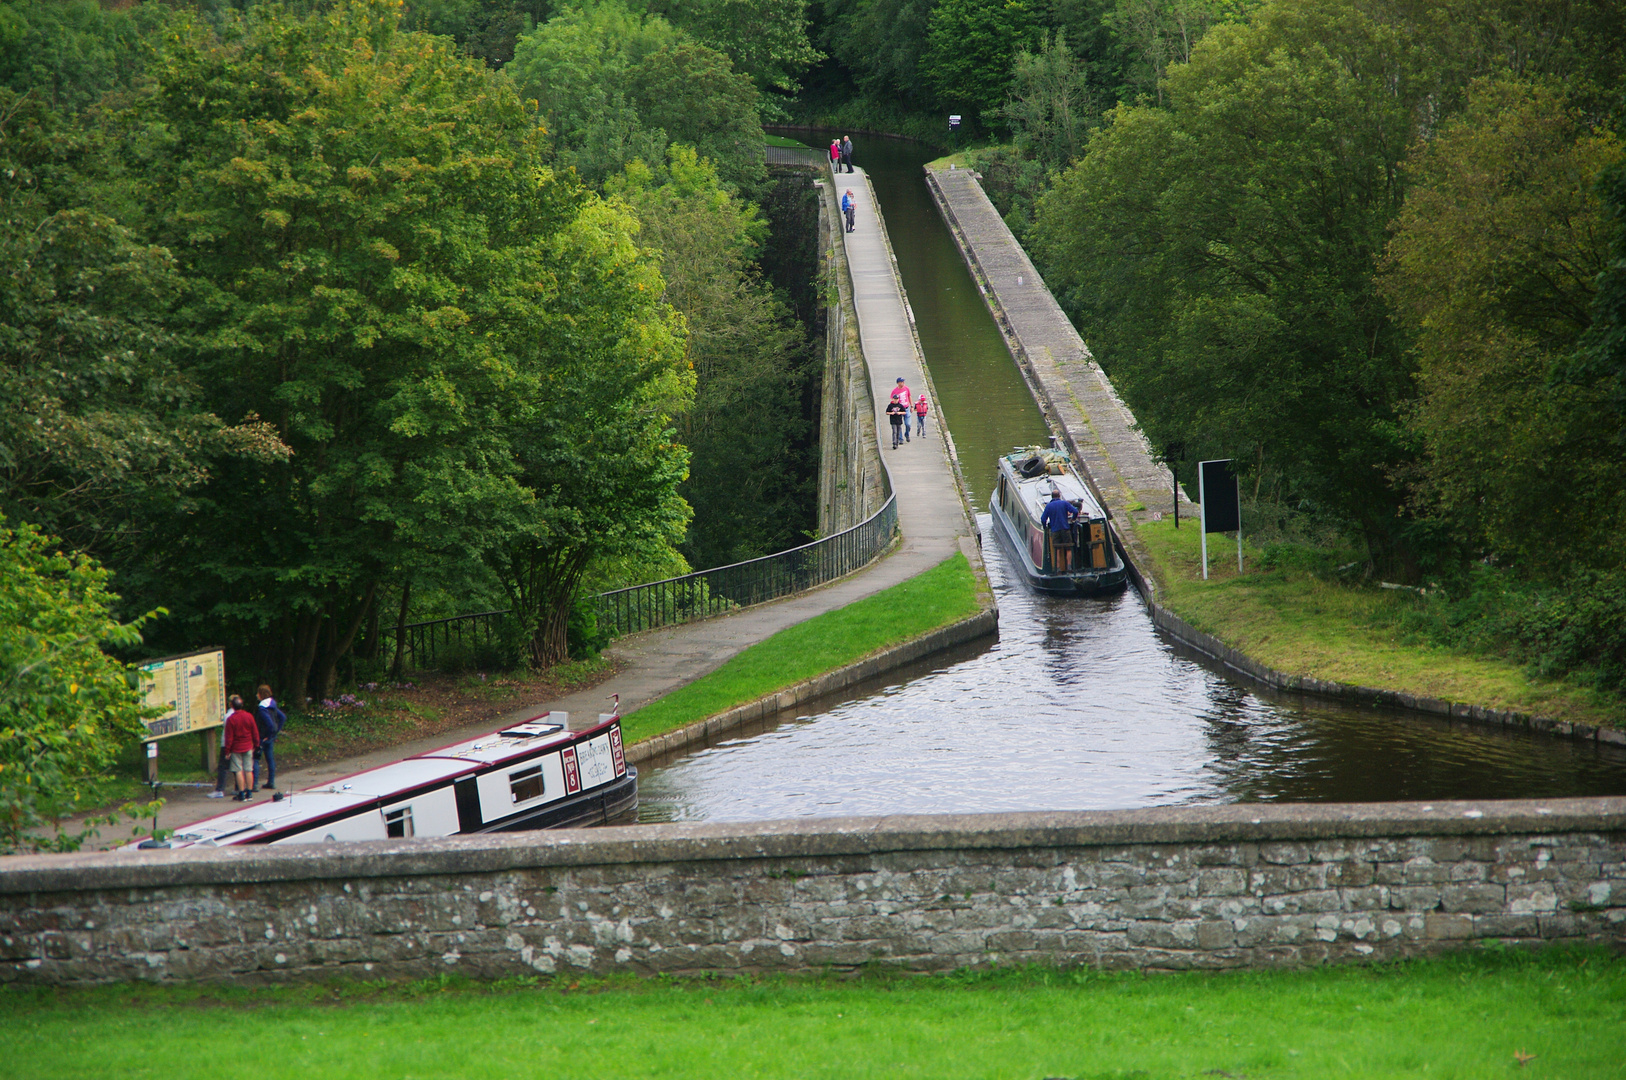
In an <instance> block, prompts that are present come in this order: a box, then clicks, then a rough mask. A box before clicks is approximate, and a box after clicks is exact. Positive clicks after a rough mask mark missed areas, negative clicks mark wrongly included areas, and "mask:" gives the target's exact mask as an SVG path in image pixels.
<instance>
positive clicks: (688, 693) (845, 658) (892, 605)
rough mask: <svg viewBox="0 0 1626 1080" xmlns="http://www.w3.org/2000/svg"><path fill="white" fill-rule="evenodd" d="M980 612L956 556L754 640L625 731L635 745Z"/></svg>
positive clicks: (637, 716)
mask: <svg viewBox="0 0 1626 1080" xmlns="http://www.w3.org/2000/svg"><path fill="white" fill-rule="evenodd" d="M977 610H978V609H977V580H976V577H975V576H974V575H973V574H972V572H971V567H970V565H969V564H968V563H967V562H966V559H965V556H964V555H955V556H953V557H952V558H950V559H948V560H946V561H944V562H942V563H939V564H938V565H937V566H935V567H933V568H932V569H930V570H928V571H926V572H925V573H924V574H920V575H919V576H917V577H914V578H911V579H910V580H908V581H906V582H904V583H903V584H901V585H894V586H893V587H892V588H890V589H887V590H886V591H885V592H880V593H876V594H875V595H874V596H871V597H870V598H868V599H867V600H860V601H858V603H856V604H849V605H847V606H846V607H844V608H840V609H838V610H836V611H830V612H826V613H825V614H823V615H819V616H817V617H815V618H812V619H809V620H807V622H804V623H800V624H798V625H796V626H792V627H790V628H789V629H787V630H781V631H780V632H779V633H777V634H775V635H774V636H773V637H770V638H768V639H767V640H765V641H760V642H758V643H757V644H755V645H753V646H751V647H750V648H749V649H746V650H745V651H744V652H742V653H740V654H739V655H738V656H736V657H734V658H733V659H732V660H730V661H728V663H726V664H724V665H723V666H722V667H720V668H718V669H717V670H716V671H714V672H712V673H711V674H710V675H706V676H704V677H703V678H700V679H696V680H695V681H694V682H692V683H690V684H689V685H688V686H685V687H683V688H682V689H680V690H675V691H673V692H672V693H670V694H667V695H666V696H665V697H663V698H661V699H660V700H658V701H655V702H652V703H650V704H649V705H646V706H644V707H643V708H641V709H639V710H638V711H636V712H633V713H629V714H628V715H627V717H626V718H625V719H624V720H622V722H621V728H622V732H623V736H624V738H625V739H626V740H627V742H628V743H634V742H637V741H638V740H640V739H647V738H650V737H652V736H655V735H661V734H664V733H666V732H668V731H672V730H675V729H677V728H680V727H683V726H684V725H686V724H692V723H694V722H695V721H697V720H704V719H705V718H706V717H708V716H715V715H717V714H718V713H720V712H725V711H727V710H729V709H732V708H733V707H734V706H736V705H743V704H745V703H746V702H747V701H755V700H756V699H757V698H759V697H762V696H763V695H765V694H771V693H773V692H774V691H775V690H782V689H784V688H785V687H787V686H791V685H794V684H795V683H799V682H801V681H802V680H804V679H811V678H813V677H814V676H815V675H822V674H824V673H825V672H827V671H834V670H835V669H836V668H839V667H843V666H845V665H847V664H850V663H853V662H854V661H857V660H862V659H863V658H864V657H866V656H868V655H870V654H871V653H874V652H877V651H879V650H881V649H884V648H887V647H888V646H891V645H896V644H898V643H900V642H904V641H908V640H909V639H910V638H915V637H919V636H920V635H921V634H924V633H926V632H928V631H931V630H935V629H937V628H938V627H940V626H947V625H948V624H950V623H953V622H958V621H959V620H961V619H964V618H966V617H967V616H970V615H974V614H976V613H977Z"/></svg>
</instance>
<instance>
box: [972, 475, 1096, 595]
mask: <svg viewBox="0 0 1626 1080" xmlns="http://www.w3.org/2000/svg"><path fill="white" fill-rule="evenodd" d="M1058 495H1059V496H1060V497H1061V498H1062V499H1065V500H1066V501H1067V502H1068V503H1070V504H1072V506H1073V507H1074V512H1073V520H1072V521H1071V523H1070V525H1069V528H1068V530H1067V531H1066V532H1065V533H1063V534H1062V535H1060V536H1055V535H1052V534H1051V532H1050V530H1049V529H1046V528H1045V526H1044V524H1043V514H1044V510H1045V507H1046V506H1047V505H1049V503H1050V501H1051V500H1052V499H1053V498H1056V497H1057V496H1058ZM989 513H990V514H991V515H992V517H993V519H994V525H993V528H994V532H995V533H997V534H998V536H999V539H1000V542H1001V543H1002V544H1004V546H1005V548H1006V550H1007V551H1008V552H1009V553H1010V556H1011V558H1012V559H1013V560H1014V561H1015V563H1016V565H1017V566H1019V567H1021V569H1022V572H1023V575H1024V576H1025V577H1026V578H1027V580H1028V583H1029V584H1031V585H1032V586H1033V587H1034V588H1036V589H1040V590H1042V591H1044V592H1050V593H1059V594H1062V595H1066V596H1092V595H1094V594H1096V593H1101V592H1106V591H1108V590H1111V589H1121V588H1123V585H1124V581H1125V580H1126V575H1125V572H1124V561H1123V557H1122V556H1121V555H1120V554H1119V553H1118V549H1117V545H1116V544H1114V543H1113V538H1112V524H1111V522H1110V521H1109V520H1108V518H1107V513H1106V510H1105V509H1104V508H1103V507H1102V506H1101V504H1100V502H1099V501H1097V499H1096V498H1095V493H1094V492H1093V491H1092V490H1091V489H1090V486H1089V485H1088V484H1086V483H1085V482H1084V479H1083V477H1081V476H1079V475H1078V471H1077V470H1076V469H1074V468H1073V462H1072V459H1071V458H1070V457H1068V455H1067V452H1066V451H1065V450H1061V449H1056V448H1048V449H1047V448H1042V447H1036V446H1030V447H1022V448H1019V449H1017V450H1015V451H1013V452H1011V453H1009V454H1006V455H1005V456H1004V457H1002V458H1000V459H999V479H998V481H997V483H996V485H995V487H994V497H993V499H992V501H991V504H990V506H989Z"/></svg>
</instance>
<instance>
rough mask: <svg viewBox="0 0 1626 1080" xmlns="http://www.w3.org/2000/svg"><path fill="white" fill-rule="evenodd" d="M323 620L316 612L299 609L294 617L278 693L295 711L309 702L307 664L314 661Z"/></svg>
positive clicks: (309, 665)
mask: <svg viewBox="0 0 1626 1080" xmlns="http://www.w3.org/2000/svg"><path fill="white" fill-rule="evenodd" d="M324 621H325V619H324V616H323V613H322V612H320V611H302V612H300V613H299V615H298V616H297V617H296V618H295V620H294V634H293V648H292V649H291V650H290V651H289V652H288V655H287V658H286V660H285V663H284V666H283V675H282V693H283V695H284V698H285V700H286V701H288V702H289V703H290V704H291V705H292V706H293V707H294V708H295V709H296V710H299V711H303V710H304V708H305V706H306V705H308V704H309V703H310V677H311V665H312V664H314V663H315V662H316V642H317V639H318V636H319V635H320V634H321V632H322V623H323V622H324Z"/></svg>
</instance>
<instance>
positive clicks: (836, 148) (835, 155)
mask: <svg viewBox="0 0 1626 1080" xmlns="http://www.w3.org/2000/svg"><path fill="white" fill-rule="evenodd" d="M830 171H831V172H840V171H841V140H840V139H831V140H830Z"/></svg>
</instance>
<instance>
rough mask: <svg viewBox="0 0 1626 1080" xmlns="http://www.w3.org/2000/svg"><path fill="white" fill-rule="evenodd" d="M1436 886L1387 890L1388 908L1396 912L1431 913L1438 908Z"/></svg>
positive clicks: (1438, 899)
mask: <svg viewBox="0 0 1626 1080" xmlns="http://www.w3.org/2000/svg"><path fill="white" fill-rule="evenodd" d="M1440 890H1441V887H1440V886H1438V885H1396V886H1393V887H1392V888H1390V889H1389V906H1390V907H1391V908H1393V909H1395V910H1397V911H1433V910H1435V909H1436V908H1438V907H1439V906H1440Z"/></svg>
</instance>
